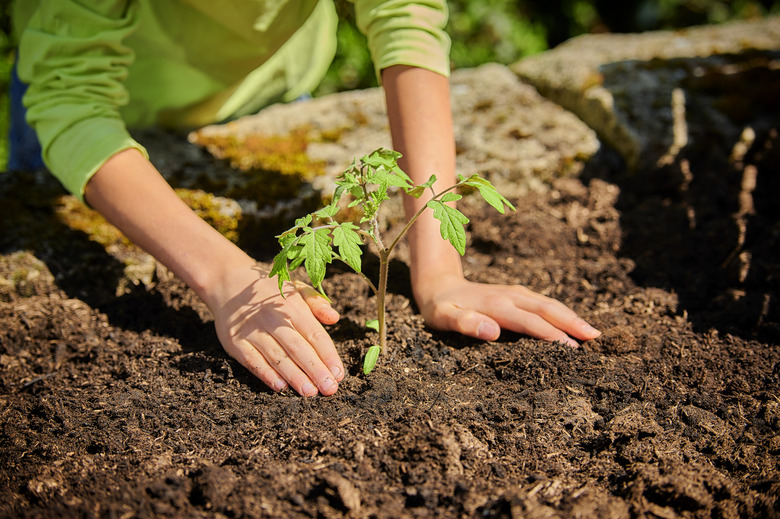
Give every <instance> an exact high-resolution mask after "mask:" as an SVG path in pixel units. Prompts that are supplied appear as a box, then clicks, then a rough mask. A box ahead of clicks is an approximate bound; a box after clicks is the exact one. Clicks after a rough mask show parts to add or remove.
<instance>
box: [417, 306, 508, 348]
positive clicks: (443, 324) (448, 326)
mask: <svg viewBox="0 0 780 519" xmlns="http://www.w3.org/2000/svg"><path fill="white" fill-rule="evenodd" d="M431 322H432V324H433V325H434V326H435V327H436V328H439V329H442V330H452V331H455V332H458V333H461V334H463V335H468V336H469V337H474V338H475V339H482V340H484V341H495V340H496V339H498V336H499V335H500V334H501V327H500V326H499V325H498V323H496V321H494V320H493V319H491V318H490V317H488V316H486V315H484V314H482V313H479V312H475V311H474V310H469V309H465V308H460V307H458V306H456V305H452V304H449V305H445V306H443V307H440V308H438V309H437V311H436V314H435V315H434V316H433V319H432V320H431Z"/></svg>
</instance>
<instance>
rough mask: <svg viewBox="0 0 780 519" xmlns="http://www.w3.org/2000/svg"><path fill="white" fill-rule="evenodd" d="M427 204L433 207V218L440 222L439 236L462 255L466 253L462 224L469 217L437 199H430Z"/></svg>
mask: <svg viewBox="0 0 780 519" xmlns="http://www.w3.org/2000/svg"><path fill="white" fill-rule="evenodd" d="M427 205H428V207H430V208H431V209H433V216H434V218H436V219H437V220H439V221H440V222H441V226H440V231H441V237H442V238H444V239H445V240H448V241H449V242H450V243H451V244H452V246H453V247H455V250H457V251H458V253H459V254H460V255H461V256H463V255H464V254H465V253H466V229H465V228H464V227H463V226H464V225H465V224H467V223H468V222H469V219H468V218H466V216H465V215H464V214H463V213H461V212H460V211H458V210H457V209H455V208H453V207H450V206H448V205H446V204H444V203H442V202H441V201H439V200H431V201H430V202H428V204H427Z"/></svg>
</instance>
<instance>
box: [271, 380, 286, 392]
mask: <svg viewBox="0 0 780 519" xmlns="http://www.w3.org/2000/svg"><path fill="white" fill-rule="evenodd" d="M271 387H273V390H274V391H276V392H277V393H279V392H280V391H284V390H285V389H287V382H285V381H284V380H282V379H280V378H278V379H276V380H275V381H274V383H273V385H272V386H271Z"/></svg>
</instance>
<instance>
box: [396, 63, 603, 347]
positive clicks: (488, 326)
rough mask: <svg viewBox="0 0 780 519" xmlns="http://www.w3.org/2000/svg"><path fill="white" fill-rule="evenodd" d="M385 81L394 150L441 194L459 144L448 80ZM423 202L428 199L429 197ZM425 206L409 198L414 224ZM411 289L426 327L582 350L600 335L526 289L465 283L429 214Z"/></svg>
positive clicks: (429, 75) (415, 235)
mask: <svg viewBox="0 0 780 519" xmlns="http://www.w3.org/2000/svg"><path fill="white" fill-rule="evenodd" d="M382 81H383V84H384V88H385V95H386V98H387V109H388V117H389V119H390V128H391V133H392V137H393V146H394V148H395V149H396V151H398V152H400V153H402V154H403V158H402V159H401V167H402V169H404V171H406V173H407V174H409V176H410V177H412V180H414V182H415V183H417V184H419V183H422V182H425V181H426V180H427V179H428V177H430V175H431V174H432V173H434V174H436V176H437V178H438V179H439V180H438V182H439V184H438V185H439V186H440V187H447V186H450V185H452V184H453V183H454V182H455V139H454V135H453V124H452V115H451V110H450V98H449V81H448V80H447V78H445V77H444V76H441V75H440V74H436V73H434V72H430V71H428V70H425V69H421V68H415V67H408V66H400V65H399V66H393V67H389V68H387V69H385V70H384V71H383V74H382ZM423 198H424V197H423ZM425 202H426V201H425V200H422V199H421V200H415V199H413V198H411V197H406V198H405V200H404V204H405V211H406V215H407V218H408V217H410V216H411V215H413V214H414V213H415V212H416V211H417V209H419V207H421V205H422V204H424V203H425ZM409 246H410V253H411V276H412V288H413V292H414V296H415V300H416V301H417V304H418V305H419V306H420V309H421V312H422V314H423V316H424V317H425V319H426V322H428V324H430V325H431V326H433V327H434V328H439V329H445V330H454V331H458V332H461V333H463V334H466V335H470V336H473V337H478V338H481V339H485V340H495V339H497V338H498V336H499V334H500V329H501V328H506V329H509V330H513V331H517V332H520V333H525V334H528V335H531V336H533V337H538V338H542V339H547V340H551V341H559V342H565V343H568V344H571V345H572V346H576V345H577V342H576V341H574V339H572V338H571V336H573V337H576V338H577V339H580V340H588V339H593V338H595V337H597V336H598V335H599V333H600V332H598V331H597V330H595V329H594V328H592V327H591V326H590V325H588V324H587V323H586V322H585V321H583V320H582V319H580V318H579V317H578V316H577V315H576V314H575V313H574V312H573V311H572V310H570V309H569V308H567V307H566V306H564V305H563V304H561V303H560V302H558V301H555V300H553V299H550V298H548V297H545V296H542V295H540V294H537V293H535V292H532V291H531V290H528V289H527V288H525V287H521V286H502V285H484V284H477V283H471V282H468V281H466V280H465V279H464V278H463V271H462V268H461V264H460V256H459V255H458V253H457V252H456V251H455V250H454V249H453V248H452V247H451V246H450V245H449V243H447V242H446V241H444V240H443V239H441V236H440V233H439V224H438V222H437V221H436V220H435V219H434V218H433V217H432V215H431V214H430V212H426V213H425V215H424V217H423V218H421V219H420V220H418V223H417V224H415V225H414V226H413V227H412V228H411V229H410V232H409Z"/></svg>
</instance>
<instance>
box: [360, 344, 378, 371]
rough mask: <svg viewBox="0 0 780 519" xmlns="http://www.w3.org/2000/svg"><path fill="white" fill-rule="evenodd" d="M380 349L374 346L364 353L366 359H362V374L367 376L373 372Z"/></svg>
mask: <svg viewBox="0 0 780 519" xmlns="http://www.w3.org/2000/svg"><path fill="white" fill-rule="evenodd" d="M381 349H382V348H380V347H379V345H377V344H374V345H373V346H371V347H369V348H368V351H367V352H366V357H365V358H364V359H363V374H364V375H368V374H369V373H371V372H372V371H374V367H375V366H376V361H377V360H378V359H379V352H380V351H381Z"/></svg>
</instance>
